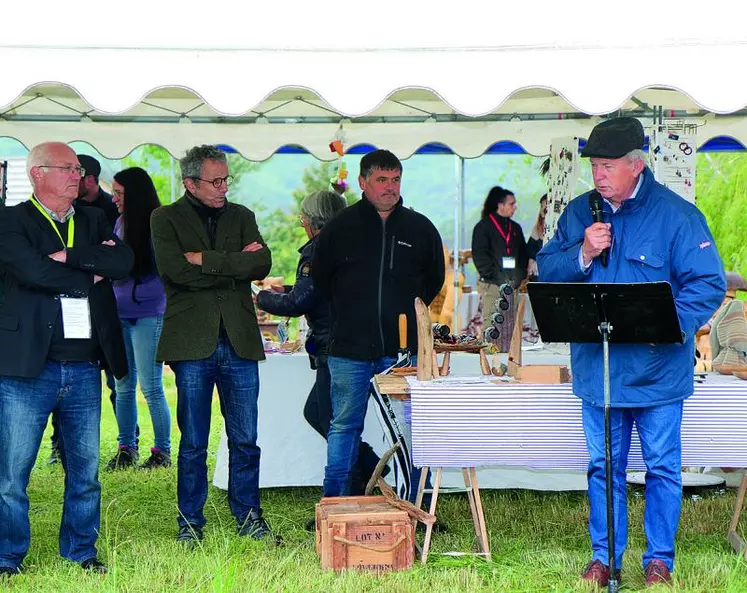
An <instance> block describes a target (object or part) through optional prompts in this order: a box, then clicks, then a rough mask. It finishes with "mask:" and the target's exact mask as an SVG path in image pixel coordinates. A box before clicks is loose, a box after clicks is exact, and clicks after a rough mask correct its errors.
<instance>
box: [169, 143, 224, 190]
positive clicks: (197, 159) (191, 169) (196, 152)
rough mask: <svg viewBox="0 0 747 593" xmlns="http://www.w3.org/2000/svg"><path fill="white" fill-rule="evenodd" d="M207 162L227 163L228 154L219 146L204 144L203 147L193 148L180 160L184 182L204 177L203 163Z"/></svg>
mask: <svg viewBox="0 0 747 593" xmlns="http://www.w3.org/2000/svg"><path fill="white" fill-rule="evenodd" d="M205 161H218V162H219V163H227V162H228V159H227V158H226V153H225V152H223V151H222V150H221V149H220V148H218V147H217V146H213V145H211V144H203V145H202V146H193V147H192V148H190V149H189V150H188V151H187V154H185V155H184V158H182V159H180V160H179V166H180V167H181V170H182V181H184V180H185V179H197V178H199V177H200V176H201V175H202V163H204V162H205Z"/></svg>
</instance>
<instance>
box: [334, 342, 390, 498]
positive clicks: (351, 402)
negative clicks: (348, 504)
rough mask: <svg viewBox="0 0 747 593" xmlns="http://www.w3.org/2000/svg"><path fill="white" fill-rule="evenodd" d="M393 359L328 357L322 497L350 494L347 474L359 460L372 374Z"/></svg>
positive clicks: (388, 364)
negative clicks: (329, 401) (329, 379)
mask: <svg viewBox="0 0 747 593" xmlns="http://www.w3.org/2000/svg"><path fill="white" fill-rule="evenodd" d="M396 360H397V359H396V358H395V357H393V356H385V357H383V358H379V359H378V360H352V359H350V358H342V357H339V356H330V357H329V359H328V360H327V365H328V366H329V372H330V374H331V376H332V390H331V397H332V422H331V424H330V427H329V433H328V434H327V467H325V468H324V496H348V495H349V494H350V486H351V481H350V477H351V472H352V469H353V466H354V465H355V461H356V460H357V459H358V447H359V445H360V442H361V434H362V433H363V423H364V421H365V419H366V410H367V409H368V390H369V386H370V382H371V377H373V376H374V375H375V374H377V373H381V372H382V371H384V370H386V369H387V368H389V367H390V366H392V365H393V364H394V363H395V362H396Z"/></svg>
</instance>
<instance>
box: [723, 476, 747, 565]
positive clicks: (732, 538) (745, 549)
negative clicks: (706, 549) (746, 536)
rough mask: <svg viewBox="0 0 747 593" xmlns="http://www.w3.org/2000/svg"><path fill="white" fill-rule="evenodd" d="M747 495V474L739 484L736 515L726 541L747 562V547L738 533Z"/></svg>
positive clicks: (730, 525) (732, 519) (733, 516)
mask: <svg viewBox="0 0 747 593" xmlns="http://www.w3.org/2000/svg"><path fill="white" fill-rule="evenodd" d="M746 493H747V474H745V475H744V476H742V482H741V483H740V484H739V490H738V491H737V502H736V504H735V505H734V514H733V515H732V518H731V523H730V524H729V531H728V532H727V534H726V539H727V540H728V541H729V543H730V544H731V547H732V548H733V549H734V551H735V552H736V553H737V554H739V555H741V556H742V557H743V558H744V559H745V560H747V545H745V542H744V540H743V539H742V538H741V537H739V534H738V533H737V527H739V517H740V516H741V514H742V507H743V506H744V496H745V494H746Z"/></svg>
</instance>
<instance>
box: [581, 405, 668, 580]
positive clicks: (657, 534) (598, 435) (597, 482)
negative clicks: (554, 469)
mask: <svg viewBox="0 0 747 593" xmlns="http://www.w3.org/2000/svg"><path fill="white" fill-rule="evenodd" d="M582 411H583V424H584V433H585V434H586V445H587V447H588V449H589V456H590V457H591V460H590V462H589V471H588V480H589V504H590V506H591V513H590V516H589V532H590V535H591V546H592V550H593V557H592V559H593V560H600V561H601V562H602V563H604V564H607V563H608V552H607V499H606V494H605V492H606V489H605V470H604V409H603V408H600V407H595V406H591V405H589V404H587V403H586V402H584V404H583V408H582ZM633 424H635V425H636V427H637V429H638V436H639V437H640V439H641V450H642V453H643V460H644V462H645V464H646V508H645V511H644V514H643V528H644V530H645V532H646V540H647V543H648V545H647V547H646V552H645V553H644V554H643V566H644V567H645V566H646V565H647V564H648V563H649V562H651V560H654V559H658V560H663V561H664V563H665V564H666V565H667V567H668V568H669V570H670V571H671V570H673V568H674V537H675V535H676V534H677V527H678V525H679V521H680V508H681V506H682V474H681V472H682V439H681V435H680V426H681V424H682V402H681V401H680V402H675V403H673V404H667V405H662V406H652V407H649V408H613V409H612V410H611V428H612V471H613V474H614V475H613V479H614V488H613V490H614V495H613V504H614V512H615V564H616V566H617V567H618V568H619V567H620V566H622V557H623V553H624V552H625V547H626V546H627V543H628V506H627V486H626V481H625V478H626V476H625V468H626V466H627V465H628V451H629V450H630V437H631V433H632V429H633Z"/></svg>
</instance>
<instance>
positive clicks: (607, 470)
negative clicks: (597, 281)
mask: <svg viewBox="0 0 747 593" xmlns="http://www.w3.org/2000/svg"><path fill="white" fill-rule="evenodd" d="M599 331H600V332H602V350H603V352H604V477H605V482H606V484H605V486H606V488H605V489H606V491H607V555H608V563H609V564H608V565H609V567H610V578H609V581H608V582H607V591H608V592H609V593H617V591H618V589H619V586H620V584H619V583H618V582H617V574H616V572H617V567H616V566H615V507H614V490H613V487H614V480H613V475H612V422H611V418H610V415H611V413H610V399H611V397H610V344H609V339H610V333H611V332H612V324H610V323H609V322H608V321H602V322H601V323H600V324H599Z"/></svg>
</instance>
